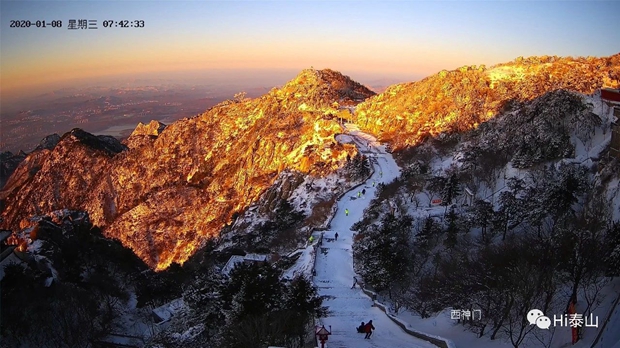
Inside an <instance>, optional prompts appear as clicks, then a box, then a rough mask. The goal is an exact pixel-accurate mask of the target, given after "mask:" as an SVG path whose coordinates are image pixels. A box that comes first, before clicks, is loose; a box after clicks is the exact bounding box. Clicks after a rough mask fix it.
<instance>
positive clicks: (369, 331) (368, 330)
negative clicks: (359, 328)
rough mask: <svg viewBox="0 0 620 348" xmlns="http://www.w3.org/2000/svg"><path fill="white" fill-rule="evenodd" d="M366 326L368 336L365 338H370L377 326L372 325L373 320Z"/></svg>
mask: <svg viewBox="0 0 620 348" xmlns="http://www.w3.org/2000/svg"><path fill="white" fill-rule="evenodd" d="M364 328H365V329H366V336H365V337H364V338H365V339H370V336H372V330H374V329H375V327H374V326H373V325H372V320H371V321H369V322H368V324H366V326H365V327H364Z"/></svg>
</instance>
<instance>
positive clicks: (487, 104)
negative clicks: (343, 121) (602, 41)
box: [356, 53, 620, 150]
mask: <svg viewBox="0 0 620 348" xmlns="http://www.w3.org/2000/svg"><path fill="white" fill-rule="evenodd" d="M619 83H620V53H619V54H616V55H613V56H610V57H604V58H593V57H588V58H570V57H568V58H559V57H555V56H554V57H550V56H542V57H530V58H517V59H516V60H514V61H512V62H509V63H505V64H499V65H496V66H494V67H492V68H489V69H487V68H486V67H485V66H464V67H461V68H459V69H457V70H453V71H445V70H444V71H441V72H439V73H437V74H435V75H433V76H430V77H427V78H425V79H423V80H421V81H418V82H412V83H403V84H398V85H394V86H391V87H389V88H388V89H387V90H386V91H385V92H383V93H381V94H379V95H376V96H374V97H372V98H369V99H367V100H366V101H364V102H363V103H361V104H360V105H358V107H357V112H356V122H357V124H358V125H359V126H360V128H361V129H362V130H364V131H368V132H370V133H373V134H376V135H378V136H379V138H380V139H381V140H383V141H389V142H391V143H392V145H393V146H394V148H395V149H396V150H398V149H399V148H404V147H408V146H411V145H416V144H419V143H420V142H422V141H424V139H426V138H428V137H432V136H436V135H438V134H440V133H443V132H446V133H450V132H458V131H464V130H469V129H472V128H475V127H477V126H478V125H479V124H480V123H482V122H484V121H486V120H488V119H489V118H491V117H494V116H495V115H497V114H498V112H499V111H500V110H501V109H502V108H503V107H504V106H505V105H507V103H509V102H510V101H525V100H532V99H534V98H537V97H540V96H542V95H543V94H545V93H547V92H550V91H553V90H557V89H566V90H571V91H576V92H580V93H584V94H591V93H593V92H594V91H596V90H597V89H599V88H601V87H603V86H606V87H614V88H617V87H618V85H619Z"/></svg>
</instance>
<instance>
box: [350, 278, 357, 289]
mask: <svg viewBox="0 0 620 348" xmlns="http://www.w3.org/2000/svg"><path fill="white" fill-rule="evenodd" d="M356 284H357V277H353V286H351V289H353V288H354V287H355V285H356Z"/></svg>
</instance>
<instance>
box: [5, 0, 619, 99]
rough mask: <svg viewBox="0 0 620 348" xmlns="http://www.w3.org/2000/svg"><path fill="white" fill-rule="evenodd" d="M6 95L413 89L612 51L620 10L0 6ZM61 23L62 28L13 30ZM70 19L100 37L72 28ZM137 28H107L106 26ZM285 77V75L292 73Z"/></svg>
mask: <svg viewBox="0 0 620 348" xmlns="http://www.w3.org/2000/svg"><path fill="white" fill-rule="evenodd" d="M0 13H1V21H2V31H1V34H0V35H1V41H0V42H1V43H0V45H1V46H0V48H1V50H0V52H1V53H0V55H1V59H2V60H1V69H2V70H1V72H2V90H3V91H13V90H19V89H20V88H21V89H23V88H27V87H28V86H33V85H37V84H46V83H47V84H49V83H53V82H56V83H60V82H62V81H65V80H70V79H75V78H80V77H102V76H114V75H117V74H118V75H120V74H134V73H135V74H157V73H160V72H175V71H194V70H209V69H231V70H235V69H267V70H269V69H289V70H301V69H303V68H308V67H310V66H314V67H315V68H332V69H335V70H339V71H343V72H344V73H347V74H349V75H351V76H352V77H353V78H356V75H360V76H377V77H378V76H385V77H397V78H399V79H401V80H403V81H405V80H414V79H419V78H421V77H424V76H427V75H429V74H433V73H435V72H437V71H439V70H442V69H455V68H457V67H459V66H463V65H474V64H476V65H477V64H486V65H493V64H496V63H501V62H505V61H509V60H512V59H514V58H516V57H518V56H525V57H527V56H532V55H558V56H569V55H570V56H608V55H611V54H615V53H618V52H620V20H618V18H617V16H618V14H619V13H620V2H618V1H589V2H585V1H584V2H581V1H561V2H556V1H462V2H456V1H394V2H377V1H354V2H345V1H336V2H328V1H293V2H284V1H269V2H263V1H226V2H216V1H19V2H12V1H2V2H1V8H0ZM21 19H30V20H33V21H34V20H37V19H45V20H46V21H51V20H54V19H60V20H62V21H63V28H61V29H55V28H35V27H31V28H10V27H9V23H10V21H11V20H21ZM69 19H95V20H97V21H98V25H99V29H97V30H81V31H72V30H68V29H67V22H68V20H69ZM123 19H127V20H144V21H145V27H144V28H103V25H102V22H103V21H104V20H115V21H118V20H123ZM291 77H293V76H291Z"/></svg>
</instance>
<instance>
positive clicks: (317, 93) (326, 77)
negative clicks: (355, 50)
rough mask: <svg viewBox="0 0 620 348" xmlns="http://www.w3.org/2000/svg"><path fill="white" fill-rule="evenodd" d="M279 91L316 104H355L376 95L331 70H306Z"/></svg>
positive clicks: (347, 77)
mask: <svg viewBox="0 0 620 348" xmlns="http://www.w3.org/2000/svg"><path fill="white" fill-rule="evenodd" d="M279 91H280V93H281V94H283V95H288V96H293V97H295V98H302V97H303V98H304V99H306V100H308V101H315V102H321V101H327V100H330V101H332V102H333V100H336V101H338V102H339V103H341V102H344V103H355V102H361V101H363V100H365V99H366V98H368V97H371V96H373V95H375V93H374V92H373V91H371V90H370V89H368V88H366V87H364V86H363V85H362V84H360V83H359V82H356V81H354V80H352V79H351V78H350V77H349V76H346V75H343V74H342V73H340V72H338V71H334V70H331V69H323V70H316V69H304V70H302V71H301V72H300V73H299V74H298V75H297V76H296V77H295V78H294V79H292V80H291V81H289V82H287V83H286V84H285V85H284V86H282V88H281V89H280V90H279Z"/></svg>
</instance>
